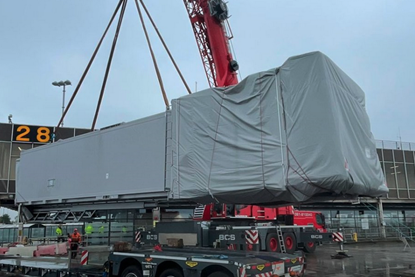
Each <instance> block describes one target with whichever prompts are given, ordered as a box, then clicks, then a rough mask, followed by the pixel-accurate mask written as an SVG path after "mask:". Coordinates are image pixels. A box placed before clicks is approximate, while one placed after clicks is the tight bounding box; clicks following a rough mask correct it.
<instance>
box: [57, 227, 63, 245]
mask: <svg viewBox="0 0 415 277" xmlns="http://www.w3.org/2000/svg"><path fill="white" fill-rule="evenodd" d="M56 236H57V241H58V242H61V241H62V242H63V241H64V238H63V232H62V225H60V224H59V225H58V227H56Z"/></svg>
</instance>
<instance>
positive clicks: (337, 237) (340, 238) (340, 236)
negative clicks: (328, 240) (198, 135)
mask: <svg viewBox="0 0 415 277" xmlns="http://www.w3.org/2000/svg"><path fill="white" fill-rule="evenodd" d="M333 241H337V242H340V241H343V234H342V233H341V232H336V233H333Z"/></svg>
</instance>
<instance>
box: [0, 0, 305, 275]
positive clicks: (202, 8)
mask: <svg viewBox="0 0 415 277" xmlns="http://www.w3.org/2000/svg"><path fill="white" fill-rule="evenodd" d="M122 1H126V0H121V1H120V2H122ZM184 3H185V5H186V9H187V11H188V12H189V16H190V18H191V22H192V26H193V28H194V31H195V35H196V39H197V41H198V43H199V45H203V48H202V47H201V48H200V54H201V56H202V60H203V61H204V65H205V70H206V75H207V76H208V79H209V78H210V79H209V80H210V83H209V84H210V86H215V87H216V86H218V87H222V86H230V85H235V84H237V75H236V71H237V69H238V64H237V62H236V61H234V60H233V58H232V55H231V54H230V51H229V44H228V38H227V36H226V35H225V29H224V26H223V24H222V21H223V20H224V19H226V18H227V8H226V4H225V3H224V2H223V1H220V0H200V1H199V0H193V1H184ZM221 32H222V33H221ZM219 60H222V61H224V60H226V61H227V62H226V63H225V62H222V63H218V62H217V61H219ZM159 118H160V116H158V117H154V119H156V120H157V121H159V120H160V119H159ZM121 127H125V126H121ZM116 129H117V127H114V128H113V129H112V130H103V132H106V133H107V134H108V132H110V131H114V130H116ZM90 135H91V136H92V137H93V136H94V135H95V134H90ZM57 145H58V144H57ZM51 146H52V147H53V145H51ZM58 146H64V144H63V143H60V144H59V145H58ZM58 152H59V151H58ZM45 153H46V152H45ZM21 159H22V161H23V160H25V159H26V158H25V157H24V155H22V157H21ZM26 169H27V168H26ZM21 170H22V171H21V173H22V172H24V171H25V169H23V168H22V167H21ZM20 181H21V179H20ZM50 182H51V183H50V185H51V187H54V184H53V182H54V181H53V180H51V181H50ZM153 182H154V180H153ZM146 190H147V189H146ZM156 190H157V189H155V190H154V191H156ZM138 193H140V192H138ZM144 194H145V195H147V193H144ZM156 195H157V196H156V197H155V199H158V200H160V199H163V198H164V199H165V198H166V196H168V191H167V190H166V191H162V192H160V193H158V194H157V193H156ZM145 197H146V196H145ZM103 199H106V200H109V201H111V197H106V196H105V197H103ZM146 201H149V202H150V201H152V202H153V203H149V202H146V204H145V205H150V206H152V207H154V206H155V205H157V200H154V198H153V200H151V197H150V198H147V200H146ZM33 203H35V202H32V203H31V204H33ZM38 203H39V202H38ZM44 203H45V202H44ZM37 205H39V204H37ZM66 206H67V205H66ZM38 207H40V209H42V210H43V211H48V207H46V206H42V204H40V206H38ZM55 207H56V206H55ZM90 207H91V206H90ZM50 209H52V208H50ZM61 209H62V206H59V208H57V209H56V208H53V209H52V210H50V214H52V213H53V217H54V218H60V211H59V210H61ZM77 209H78V210H79V209H82V205H81V206H78V207H77ZM24 211H25V212H26V214H30V212H29V210H27V209H24ZM47 213H49V212H47ZM83 214H90V215H91V216H93V214H94V212H91V213H89V212H88V211H86V210H84V211H83ZM30 216H31V215H29V217H30ZM66 218H67V217H66ZM195 225H197V226H198V225H199V224H197V223H196V222H195ZM218 227H219V228H216V229H215V230H209V231H208V232H204V235H205V236H204V237H203V239H204V241H205V242H204V243H202V242H201V243H199V244H198V246H199V247H197V248H183V249H170V248H168V247H163V248H162V249H161V248H160V247H156V248H153V247H148V246H149V245H158V243H159V241H158V239H159V237H158V233H157V232H154V231H145V232H142V233H140V232H139V231H137V233H136V235H135V238H132V239H134V241H135V242H136V246H137V247H138V248H137V249H135V250H133V251H129V252H127V253H126V252H123V251H117V249H116V250H115V251H113V252H111V253H110V255H109V257H108V263H106V266H105V269H106V271H107V272H108V274H109V275H110V276H121V277H191V276H201V277H246V276H275V277H277V276H300V275H302V274H303V272H304V256H303V254H302V253H301V252H296V253H291V254H289V253H255V252H252V251H249V252H245V251H230V250H229V249H227V244H226V243H224V242H225V241H226V240H228V238H236V237H238V239H239V242H238V241H233V242H232V245H237V244H239V245H240V248H241V249H244V250H246V251H248V250H259V249H258V248H257V247H256V246H258V245H259V244H258V241H256V242H253V243H252V245H251V244H247V243H246V241H245V233H246V232H247V231H246V230H242V229H233V230H230V229H228V228H227V227H223V228H222V229H221V226H218ZM251 229H252V228H251ZM254 229H255V228H254ZM254 229H252V230H250V231H249V232H250V233H251V234H254V233H255V232H258V231H257V230H254ZM198 231H200V232H201V233H202V228H199V229H198ZM204 231H207V230H204ZM206 235H207V236H206ZM242 235H243V236H242ZM213 244H214V245H215V246H216V247H217V248H218V249H208V248H207V247H205V246H209V248H212V245H213ZM159 251H163V252H160V253H159ZM17 259H18V261H17V263H18V265H19V266H18V267H16V266H15V264H16V261H15V260H13V259H9V260H6V261H4V262H3V263H2V264H1V266H2V268H3V269H5V271H9V272H15V271H16V270H18V271H19V272H22V273H24V274H26V275H36V276H38V275H40V276H45V277H47V276H57V275H59V276H65V275H68V276H71V275H79V274H86V275H94V274H95V273H94V272H92V271H91V272H88V270H87V269H85V268H65V267H64V266H63V267H59V266H58V267H57V266H54V265H52V264H48V263H47V262H44V263H43V264H41V265H36V266H33V263H31V261H25V260H24V259H19V258H17Z"/></svg>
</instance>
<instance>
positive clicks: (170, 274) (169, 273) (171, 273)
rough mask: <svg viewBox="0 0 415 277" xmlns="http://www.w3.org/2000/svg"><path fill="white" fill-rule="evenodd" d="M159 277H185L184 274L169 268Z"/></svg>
mask: <svg viewBox="0 0 415 277" xmlns="http://www.w3.org/2000/svg"><path fill="white" fill-rule="evenodd" d="M159 277H183V273H182V272H181V271H180V270H178V269H175V268H169V269H166V270H165V271H163V272H162V273H161V274H160V276H159Z"/></svg>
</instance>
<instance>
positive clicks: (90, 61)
mask: <svg viewBox="0 0 415 277" xmlns="http://www.w3.org/2000/svg"><path fill="white" fill-rule="evenodd" d="M123 1H124V0H120V1H119V2H118V5H117V7H116V8H115V11H114V13H113V15H112V17H111V19H110V22H109V23H108V26H107V28H106V29H105V31H104V34H103V35H102V37H101V39H100V40H99V42H98V45H97V47H96V48H95V50H94V53H93V54H92V57H91V59H90V60H89V62H88V65H87V66H86V68H85V71H84V73H83V74H82V76H81V79H80V80H79V83H78V85H77V86H76V88H75V91H74V93H73V94H72V97H71V99H70V100H69V103H68V105H67V106H66V109H65V111H64V112H63V114H62V117H61V119H60V120H59V123H58V125H57V126H56V128H55V130H57V129H58V128H59V126H60V125H61V123H62V121H63V119H64V118H65V115H66V113H67V112H68V110H69V108H70V107H71V105H72V102H73V100H74V99H75V97H76V95H77V93H78V91H79V89H80V88H81V86H82V83H83V82H84V79H85V77H86V74H87V73H88V71H89V69H90V68H91V65H92V63H93V62H94V59H95V56H96V55H97V53H98V50H99V48H100V47H101V44H102V42H103V40H104V38H105V36H106V34H107V32H108V30H109V28H110V27H111V24H112V22H113V21H114V18H115V16H116V15H117V13H118V10H119V9H120V7H121V4H122V2H123Z"/></svg>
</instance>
